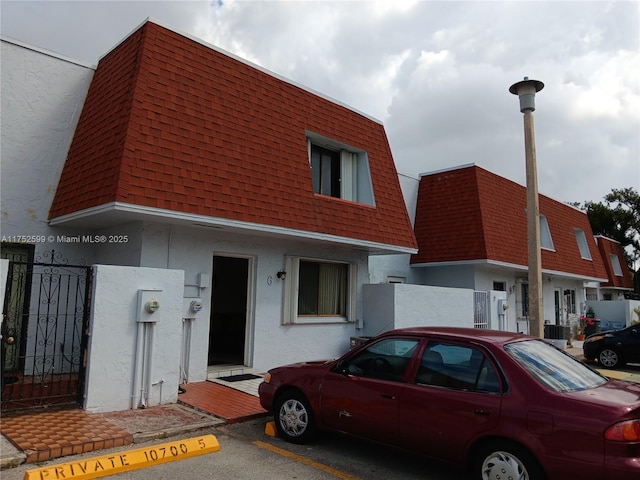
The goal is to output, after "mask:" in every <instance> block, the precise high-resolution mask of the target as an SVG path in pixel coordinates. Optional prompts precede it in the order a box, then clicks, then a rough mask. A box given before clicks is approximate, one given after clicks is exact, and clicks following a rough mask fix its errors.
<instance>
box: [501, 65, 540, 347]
mask: <svg viewBox="0 0 640 480" xmlns="http://www.w3.org/2000/svg"><path fill="white" fill-rule="evenodd" d="M543 88H544V83H542V82H540V81H538V80H529V77H524V80H522V81H521V82H517V83H514V84H513V85H511V87H510V88H509V92H511V93H513V94H514V95H518V97H520V111H521V112H522V113H523V114H524V148H525V163H526V173H527V245H528V258H529V278H528V280H529V334H530V335H533V336H534V337H538V338H543V337H544V320H543V317H544V310H543V308H542V260H541V256H540V203H539V200H538V173H537V165H536V141H535V134H534V128H533V111H534V110H535V109H536V105H535V97H536V92H539V91H540V90H542V89H543Z"/></svg>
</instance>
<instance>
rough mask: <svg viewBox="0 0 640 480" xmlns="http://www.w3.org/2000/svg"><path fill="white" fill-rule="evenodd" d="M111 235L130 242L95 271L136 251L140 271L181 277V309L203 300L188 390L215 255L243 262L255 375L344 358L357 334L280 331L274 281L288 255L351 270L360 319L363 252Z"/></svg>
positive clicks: (192, 231) (199, 352) (192, 230)
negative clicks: (307, 362) (174, 272)
mask: <svg viewBox="0 0 640 480" xmlns="http://www.w3.org/2000/svg"><path fill="white" fill-rule="evenodd" d="M121 230H122V232H121ZM109 232H111V233H113V234H118V233H123V232H127V234H129V235H130V238H131V242H130V243H129V244H128V246H127V248H110V249H109V250H108V251H105V252H104V253H103V254H100V256H99V261H100V262H101V263H103V259H107V261H108V262H109V263H113V264H118V263H121V262H122V263H124V262H130V261H132V259H133V258H134V257H135V256H133V255H132V254H131V251H132V250H133V251H136V252H137V251H138V250H139V259H138V265H139V266H142V267H152V268H158V269H162V268H168V269H180V270H183V271H184V282H183V283H182V284H181V288H182V291H183V296H184V302H185V304H187V305H188V302H189V301H190V300H192V299H201V301H202V306H203V308H202V310H201V311H200V312H198V313H197V314H194V315H192V316H193V317H195V320H194V321H193V323H192V330H191V336H190V341H189V342H185V343H189V344H190V347H189V355H188V362H185V363H186V364H187V371H186V372H185V374H186V375H185V376H186V378H187V379H188V381H189V382H196V381H202V380H205V379H206V375H207V363H208V358H207V354H208V348H209V327H210V314H211V297H212V288H211V280H212V278H213V257H214V255H219V256H232V257H242V258H247V259H248V260H249V268H250V272H249V281H248V283H249V301H248V309H249V314H248V317H249V325H248V331H249V335H248V337H247V343H246V356H245V365H247V366H248V367H250V368H253V370H254V371H256V372H264V371H266V370H268V369H269V368H272V367H275V366H278V365H283V364H286V363H292V362H297V361H305V360H315V359H319V358H332V357H336V356H339V355H341V354H342V353H344V352H345V351H347V350H348V348H349V338H350V337H351V336H353V335H354V334H355V332H356V324H355V323H346V322H341V323H334V324H333V323H332V324H315V325H300V324H294V325H283V324H282V318H283V296H284V282H283V281H282V280H279V279H278V278H277V277H276V273H277V272H278V271H279V270H281V269H282V268H283V267H284V265H285V256H286V255H295V256H306V257H310V258H317V259H323V260H336V261H343V262H352V263H354V264H355V265H356V268H357V270H358V273H357V278H358V280H357V283H358V286H357V289H356V290H357V298H356V303H357V305H356V312H357V315H356V317H357V318H361V317H362V308H363V307H362V291H361V286H362V284H363V283H366V282H368V278H369V276H368V268H367V256H366V254H365V253H364V252H361V251H356V250H354V249H350V248H337V247H336V246H335V245H327V244H322V243H317V242H316V243H305V242H303V241H301V240H288V239H283V238H278V239H274V238H269V237H267V236H261V235H255V234H253V233H250V232H248V233H244V232H235V233H234V232H225V231H221V230H219V229H211V228H204V227H200V228H198V227H193V226H182V225H170V224H160V223H146V222H145V223H138V224H136V225H131V224H130V225H124V226H122V228H120V227H111V228H110V229H109ZM202 274H204V275H205V276H207V277H208V279H209V284H208V285H207V286H205V287H204V288H199V287H197V286H196V285H197V284H198V279H199V277H200V276H201V275H202Z"/></svg>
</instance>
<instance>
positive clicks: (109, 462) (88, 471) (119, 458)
mask: <svg viewBox="0 0 640 480" xmlns="http://www.w3.org/2000/svg"><path fill="white" fill-rule="evenodd" d="M219 450H220V444H219V443H218V439H217V438H216V437H215V436H213V435H203V436H202V437H193V438H186V439H184V440H178V441H175V442H169V443H161V444H159V445H153V446H150V447H144V448H137V449H135V450H125V451H122V452H117V453H112V454H110V455H102V456H100V457H94V458H87V459H84V460H76V461H73V462H66V463H60V464H58V465H50V466H48V467H43V468H35V469H32V470H27V471H26V472H25V473H24V480H59V479H63V478H64V479H68V478H73V479H74V480H83V479H89V478H99V477H106V476H107V475H115V474H117V473H122V472H127V471H129V470H135V469H138V468H146V467H151V466H153V465H159V464H161V463H167V462H173V461H175V460H184V459H185V458H190V457H195V456H197V455H204V454H206V453H213V452H217V451H219Z"/></svg>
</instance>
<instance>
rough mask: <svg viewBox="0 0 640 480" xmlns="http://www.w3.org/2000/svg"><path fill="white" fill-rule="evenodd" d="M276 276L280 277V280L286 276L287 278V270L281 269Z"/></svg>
mask: <svg viewBox="0 0 640 480" xmlns="http://www.w3.org/2000/svg"><path fill="white" fill-rule="evenodd" d="M276 277H278V278H279V279H280V280H284V279H285V278H287V272H285V271H284V270H280V271H279V272H278V273H276Z"/></svg>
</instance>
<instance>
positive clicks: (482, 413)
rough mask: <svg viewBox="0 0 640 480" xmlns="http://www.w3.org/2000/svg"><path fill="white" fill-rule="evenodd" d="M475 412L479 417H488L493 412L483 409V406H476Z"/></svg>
mask: <svg viewBox="0 0 640 480" xmlns="http://www.w3.org/2000/svg"><path fill="white" fill-rule="evenodd" d="M473 413H474V414H475V415H478V416H479V417H488V416H490V415H491V412H487V411H486V410H482V409H481V408H476V409H475V410H474V411H473Z"/></svg>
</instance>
